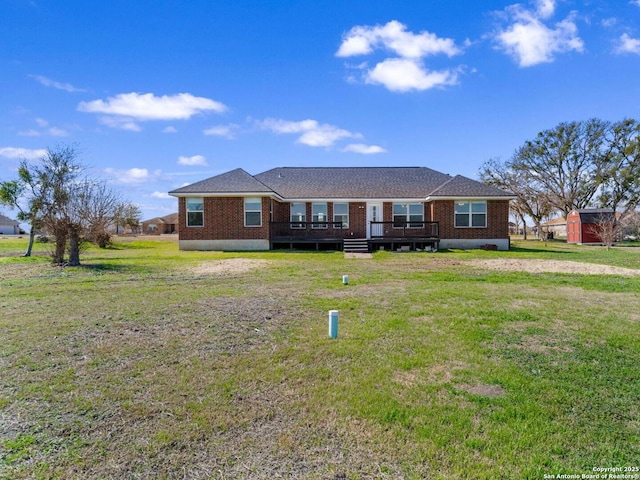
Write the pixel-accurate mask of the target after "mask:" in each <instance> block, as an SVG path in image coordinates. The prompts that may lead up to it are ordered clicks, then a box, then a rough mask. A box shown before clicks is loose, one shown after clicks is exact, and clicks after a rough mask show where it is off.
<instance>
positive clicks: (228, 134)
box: [203, 123, 240, 140]
mask: <svg viewBox="0 0 640 480" xmlns="http://www.w3.org/2000/svg"><path fill="white" fill-rule="evenodd" d="M239 128H240V127H239V126H238V125H236V124H234V123H231V124H229V125H216V126H213V127H210V128H207V129H206V130H204V131H203V133H204V134H205V135H212V136H216V137H223V138H227V139H229V140H233V139H235V138H236V132H237V130H238V129H239Z"/></svg>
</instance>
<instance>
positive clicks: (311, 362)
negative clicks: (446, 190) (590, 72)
mask: <svg viewBox="0 0 640 480" xmlns="http://www.w3.org/2000/svg"><path fill="white" fill-rule="evenodd" d="M25 245H26V238H24V239H7V238H2V239H0V308H1V309H2V310H1V311H2V315H1V316H0V368H1V371H2V376H1V377H0V478H4V477H6V478H60V479H62V478H64V479H66V478H138V477H143V478H149V477H154V478H178V477H179V478H221V479H223V478H224V479H226V478H277V477H278V476H280V477H284V478H305V479H307V478H308V479H331V478H348V479H369V478H389V479H391V478H393V479H396V478H406V479H419V478H436V479H451V478H468V479H493V478H531V479H537V478H544V475H545V474H549V475H550V474H588V473H593V468H594V467H608V466H620V467H624V466H628V467H634V466H639V465H640V452H639V451H638V447H637V446H638V445H639V444H640V422H639V420H638V419H639V418H640V411H639V408H638V406H639V403H640V402H639V400H638V399H639V398H640V370H639V369H638V367H637V366H638V365H639V364H640V335H638V324H639V322H640V313H639V312H640V293H639V292H640V277H627V276H618V275H607V276H605V275H578V274H567V273H547V272H543V273H529V272H525V271H511V272H509V271H507V272H503V271H496V270H489V269H485V268H480V267H478V264H477V263H474V261H477V260H492V259H493V260H496V261H499V260H500V259H505V258H515V259H539V260H542V261H551V260H563V261H565V260H568V261H574V262H584V263H596V264H602V265H611V266H624V267H628V268H634V269H637V270H640V249H637V248H613V249H611V250H609V251H607V250H606V249H604V248H596V247H581V246H575V245H566V244H565V243H561V242H548V243H547V245H545V244H544V243H541V242H533V241H529V242H514V248H513V249H512V250H511V251H509V252H485V251H441V252H438V253H435V254H425V253H402V254H399V253H391V252H380V253H377V254H375V255H374V258H372V259H345V258H344V256H343V255H342V254H341V253H338V252H302V253H300V252H256V253H240V252H229V253H221V252H181V251H179V250H178V249H177V246H176V244H175V243H174V242H166V241H153V240H140V239H127V240H126V241H124V240H123V241H120V242H119V243H117V244H116V245H115V247H114V248H112V249H107V250H98V249H89V250H87V251H85V252H83V256H82V258H81V260H82V262H83V266H82V267H78V268H59V267H51V266H49V260H48V258H47V257H46V256H45V254H44V252H43V251H41V250H39V251H38V252H39V254H38V255H37V256H35V257H33V258H21V257H19V254H20V253H21V252H22V251H23V249H24V246H25ZM203 265H205V266H208V268H202V267H203ZM344 274H348V275H349V285H343V284H342V275H344ZM332 309H337V310H339V311H340V332H339V338H338V339H336V340H332V339H330V338H329V337H328V334H327V320H328V311H329V310H332Z"/></svg>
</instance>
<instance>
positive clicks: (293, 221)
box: [289, 202, 307, 230]
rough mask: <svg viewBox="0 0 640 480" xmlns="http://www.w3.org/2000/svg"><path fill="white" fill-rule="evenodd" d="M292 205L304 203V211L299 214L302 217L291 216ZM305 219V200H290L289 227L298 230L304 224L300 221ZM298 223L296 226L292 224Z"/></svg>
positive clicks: (304, 221) (303, 221)
mask: <svg viewBox="0 0 640 480" xmlns="http://www.w3.org/2000/svg"><path fill="white" fill-rule="evenodd" d="M294 205H304V213H303V214H302V215H301V216H302V219H299V218H295V219H294V218H293V211H292V210H293V209H292V207H293V206H294ZM306 221H307V204H306V203H305V202H291V203H289V227H290V228H291V229H292V230H300V229H303V228H304V225H302V223H306ZM297 222H300V223H298V226H294V223H297Z"/></svg>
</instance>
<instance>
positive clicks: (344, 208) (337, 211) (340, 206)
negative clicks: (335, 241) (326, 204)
mask: <svg viewBox="0 0 640 480" xmlns="http://www.w3.org/2000/svg"><path fill="white" fill-rule="evenodd" d="M333 221H334V222H340V223H342V228H349V204H348V203H334V204H333ZM334 227H335V228H338V226H337V225H334Z"/></svg>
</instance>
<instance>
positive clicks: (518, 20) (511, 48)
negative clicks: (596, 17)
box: [493, 0, 584, 67]
mask: <svg viewBox="0 0 640 480" xmlns="http://www.w3.org/2000/svg"><path fill="white" fill-rule="evenodd" d="M554 10H555V5H554V2H553V1H550V0H546V1H545V0H539V1H538V2H537V9H536V10H535V11H531V10H527V9H525V8H524V7H522V6H521V5H520V4H515V5H511V6H509V7H507V8H506V9H505V10H504V13H505V14H506V17H507V18H509V19H510V20H511V21H512V23H511V24H510V25H509V26H508V27H506V28H505V29H501V30H499V31H498V32H496V33H495V34H494V36H493V37H494V40H495V41H496V43H497V46H498V49H500V50H502V51H504V52H505V53H506V54H507V55H509V56H511V57H512V58H513V59H514V60H515V61H517V62H518V64H519V65H520V66H521V67H531V66H533V65H537V64H539V63H548V62H552V61H553V60H554V59H555V55H556V54H558V53H564V52H569V51H576V52H582V51H583V50H584V42H583V41H582V39H581V38H580V37H579V36H578V27H577V26H576V24H575V22H574V18H575V13H572V14H570V15H569V16H568V17H567V18H565V19H564V20H562V21H560V22H558V23H556V24H555V25H554V26H553V27H549V26H547V25H546V24H545V23H544V22H543V20H546V19H548V18H550V17H551V16H552V15H553V13H554Z"/></svg>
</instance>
